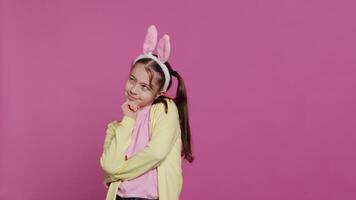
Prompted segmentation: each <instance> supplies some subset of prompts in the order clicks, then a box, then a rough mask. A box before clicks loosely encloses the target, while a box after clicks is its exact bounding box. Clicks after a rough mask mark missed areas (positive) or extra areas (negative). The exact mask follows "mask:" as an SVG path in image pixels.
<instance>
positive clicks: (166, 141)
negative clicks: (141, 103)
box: [108, 103, 180, 181]
mask: <svg viewBox="0 0 356 200" xmlns="http://www.w3.org/2000/svg"><path fill="white" fill-rule="evenodd" d="M168 105H169V104H168ZM153 117H154V123H153V127H152V129H151V130H152V137H151V140H150V141H149V143H148V144H147V145H146V147H145V148H144V149H143V150H142V151H140V152H139V153H137V154H136V155H134V156H132V157H131V158H129V159H128V160H123V162H124V163H123V165H121V166H120V167H118V168H116V170H115V171H111V172H112V173H111V174H109V175H108V176H109V178H110V180H111V181H117V180H131V179H134V178H136V177H138V176H140V175H142V174H144V173H146V172H147V171H149V170H151V169H153V168H155V167H157V166H158V165H159V164H160V162H161V161H163V160H164V159H165V157H166V156H167V155H168V153H169V152H170V150H171V149H172V147H173V145H174V142H175V141H176V140H177V138H178V137H179V135H180V134H179V133H180V126H179V114H178V110H177V107H176V106H169V107H168V112H167V113H165V108H164V105H163V104H161V103H159V104H157V106H156V109H155V110H154V111H153Z"/></svg>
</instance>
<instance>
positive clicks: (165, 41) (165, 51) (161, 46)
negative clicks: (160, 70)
mask: <svg viewBox="0 0 356 200" xmlns="http://www.w3.org/2000/svg"><path fill="white" fill-rule="evenodd" d="M170 53H171V44H170V41H169V36H168V35H167V34H164V35H163V37H162V38H161V39H160V40H159V42H158V45H157V57H158V59H159V60H160V61H162V62H163V63H165V62H166V61H167V60H168V58H169V55H170Z"/></svg>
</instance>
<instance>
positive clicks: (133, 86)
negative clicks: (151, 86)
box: [130, 84, 137, 95]
mask: <svg viewBox="0 0 356 200" xmlns="http://www.w3.org/2000/svg"><path fill="white" fill-rule="evenodd" d="M136 90H137V88H136V84H133V85H132V87H131V88H130V94H131V95H135V94H137V93H136Z"/></svg>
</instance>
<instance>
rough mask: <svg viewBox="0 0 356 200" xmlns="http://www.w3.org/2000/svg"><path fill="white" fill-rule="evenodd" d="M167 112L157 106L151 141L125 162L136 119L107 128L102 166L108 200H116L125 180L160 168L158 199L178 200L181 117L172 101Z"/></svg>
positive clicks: (151, 127) (109, 125) (162, 105)
mask: <svg viewBox="0 0 356 200" xmlns="http://www.w3.org/2000/svg"><path fill="white" fill-rule="evenodd" d="M166 101H167V106H168V112H167V113H165V106H164V104H163V103H158V104H154V105H152V107H151V110H150V131H151V134H152V137H151V140H150V142H149V143H148V145H147V146H146V147H145V149H144V150H142V151H141V152H139V153H137V154H136V155H134V156H133V157H131V158H129V159H128V160H125V153H126V149H127V148H128V146H129V144H130V140H131V133H132V130H133V128H134V125H135V119H133V118H130V117H128V116H124V117H123V118H122V120H121V121H117V120H115V121H112V122H110V123H109V124H108V125H107V129H106V136H105V140H104V147H103V153H102V155H101V158H100V165H101V168H102V169H103V171H104V176H105V178H104V179H105V180H104V183H105V184H106V183H110V182H111V184H110V186H109V188H108V192H107V195H106V200H115V199H116V193H117V190H118V188H119V186H120V183H121V182H122V180H131V179H134V178H136V177H138V176H140V175H142V174H144V173H146V172H147V171H149V170H150V169H153V168H155V167H157V176H158V196H159V197H158V198H159V199H160V200H178V199H179V195H180V192H181V190H182V184H183V176H182V168H181V150H182V140H181V136H180V133H181V130H180V125H179V114H178V109H177V106H176V104H175V103H174V101H173V100H172V99H167V100H166Z"/></svg>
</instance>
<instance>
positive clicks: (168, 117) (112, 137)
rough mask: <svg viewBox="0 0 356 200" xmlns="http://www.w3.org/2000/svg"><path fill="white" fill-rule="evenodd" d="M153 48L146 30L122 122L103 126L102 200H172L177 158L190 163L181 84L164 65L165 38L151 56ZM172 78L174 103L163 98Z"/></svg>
mask: <svg viewBox="0 0 356 200" xmlns="http://www.w3.org/2000/svg"><path fill="white" fill-rule="evenodd" d="M156 43H157V29H156V27H155V26H154V25H151V26H150V27H149V28H148V30H147V33H146V37H145V40H144V45H143V54H141V55H139V56H138V57H137V58H136V59H135V61H134V62H133V64H132V66H131V70H130V74H129V77H128V80H127V81H126V85H125V92H124V93H125V97H126V102H125V103H123V104H122V106H121V109H122V112H123V118H122V120H121V121H117V120H115V121H112V122H110V123H109V124H108V126H107V130H106V137H105V140H104V148H103V153H102V155H101V158H100V164H101V167H102V169H103V171H104V174H105V181H104V183H105V185H106V186H107V188H108V192H107V196H106V200H119V199H132V200H134V199H160V200H178V199H179V195H180V192H181V190H182V184H183V176H182V169H181V157H182V156H183V157H184V158H185V159H186V160H188V161H189V162H193V156H192V151H191V138H190V127H189V119H188V107H187V96H186V90H185V86H184V82H183V79H182V78H181V76H180V75H179V74H178V73H177V72H176V71H174V70H172V67H171V65H170V64H169V63H168V58H169V55H170V43H169V36H168V35H164V36H163V37H162V38H161V39H160V40H159V42H158V45H157V55H156V54H153V53H152V52H153V50H154V49H155V46H156ZM172 77H175V78H177V80H178V88H177V93H176V98H175V99H172V98H170V97H168V96H165V94H166V92H167V91H168V89H169V88H170V87H171V85H172Z"/></svg>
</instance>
